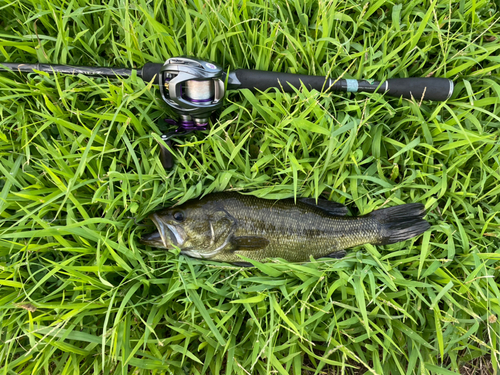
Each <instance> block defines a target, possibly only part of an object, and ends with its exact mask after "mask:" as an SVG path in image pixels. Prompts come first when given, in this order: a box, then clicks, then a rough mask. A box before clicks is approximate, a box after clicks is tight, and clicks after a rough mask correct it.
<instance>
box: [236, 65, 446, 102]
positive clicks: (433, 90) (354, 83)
mask: <svg viewBox="0 0 500 375" xmlns="http://www.w3.org/2000/svg"><path fill="white" fill-rule="evenodd" d="M302 84H304V85H305V86H306V87H307V88H308V89H315V90H318V91H327V90H330V91H347V92H377V93H381V94H383V93H387V95H389V96H394V97H403V98H406V99H413V98H414V99H415V100H422V99H426V100H435V101H445V100H447V99H449V98H450V97H451V95H452V94H453V88H454V84H453V81H451V80H449V79H447V78H434V77H431V78H391V79H388V80H387V81H384V82H382V83H381V82H379V81H365V80H362V81H358V80H356V79H334V78H329V77H323V76H308V75H303V74H291V73H276V72H266V71H262V70H250V69H237V70H235V71H233V72H231V73H230V74H229V82H228V88H229V89H243V88H246V89H250V90H261V91H265V90H267V89H268V88H271V87H276V88H279V89H281V90H282V91H284V92H294V89H293V88H300V87H301V85H302Z"/></svg>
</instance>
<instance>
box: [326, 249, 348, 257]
mask: <svg viewBox="0 0 500 375" xmlns="http://www.w3.org/2000/svg"><path fill="white" fill-rule="evenodd" d="M346 254H347V251H345V250H338V251H334V252H333V253H331V254H328V255H325V256H324V258H332V259H342V258H343V257H345V255H346Z"/></svg>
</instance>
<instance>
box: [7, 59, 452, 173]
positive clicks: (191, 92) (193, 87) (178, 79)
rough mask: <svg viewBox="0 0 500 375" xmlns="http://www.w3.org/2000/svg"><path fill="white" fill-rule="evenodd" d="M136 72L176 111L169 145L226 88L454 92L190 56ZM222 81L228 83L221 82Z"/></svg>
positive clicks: (197, 126) (122, 72)
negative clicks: (226, 65) (229, 67)
mask: <svg viewBox="0 0 500 375" xmlns="http://www.w3.org/2000/svg"><path fill="white" fill-rule="evenodd" d="M0 71H12V72H22V73H34V72H35V73H36V71H42V72H47V73H61V74H71V75H77V74H83V75H88V76H99V77H128V76H130V75H132V72H133V70H132V69H126V68H102V67H84V66H68V65H52V64H40V63H38V64H22V63H21V64H19V63H0ZM137 76H138V77H140V78H142V79H143V80H144V81H146V82H150V81H152V80H154V83H156V84H158V85H159V87H160V94H161V97H162V98H163V100H164V101H165V103H167V105H168V106H169V107H171V108H172V109H174V111H175V112H176V113H178V114H179V119H178V120H171V119H167V120H166V121H167V123H169V124H176V125H177V129H175V130H174V131H171V132H169V133H166V134H164V135H162V139H163V140H164V141H165V142H166V143H167V145H168V146H169V147H170V146H171V138H172V137H175V136H181V135H185V134H188V133H190V132H193V131H196V130H206V129H207V127H208V120H209V118H210V115H211V114H212V113H213V112H214V111H215V110H216V109H218V108H220V107H221V106H222V104H223V99H224V96H225V89H226V88H227V89H229V90H234V89H244V88H247V89H250V90H261V91H264V90H267V89H269V88H277V89H279V90H282V91H284V92H294V89H297V88H300V87H301V85H302V84H303V85H305V86H306V87H307V88H308V89H310V90H311V89H316V90H318V91H347V92H369V93H373V92H376V93H382V94H384V93H385V94H386V95H389V96H394V97H403V98H407V99H414V100H419V101H420V100H423V99H426V100H434V101H445V100H447V99H449V98H450V97H451V95H452V94H453V88H454V84H453V82H452V81H451V80H449V79H446V78H434V77H431V78H393V79H388V80H387V81H383V82H379V81H367V80H355V79H334V78H329V77H324V76H309V75H302V74H290V73H276V72H267V71H261V70H250V69H237V70H234V71H232V72H230V73H226V72H225V71H224V70H222V68H221V67H220V66H218V65H216V64H213V63H211V62H207V61H203V60H199V59H195V58H192V57H172V58H170V59H168V60H167V61H166V62H165V63H164V64H157V63H147V64H145V65H144V66H143V67H142V69H139V70H137ZM226 82H227V85H226V84H225V83H226ZM160 146H161V162H162V165H163V166H164V167H165V168H167V169H168V168H171V167H172V166H173V161H172V155H171V153H170V152H169V151H168V149H167V148H166V147H164V145H160Z"/></svg>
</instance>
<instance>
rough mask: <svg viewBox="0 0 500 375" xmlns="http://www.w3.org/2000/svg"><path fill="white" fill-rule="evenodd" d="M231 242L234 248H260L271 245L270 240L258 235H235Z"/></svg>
mask: <svg viewBox="0 0 500 375" xmlns="http://www.w3.org/2000/svg"><path fill="white" fill-rule="evenodd" d="M231 244H232V245H233V248H234V250H247V251H248V250H260V249H263V248H265V247H266V246H267V245H269V240H268V239H267V238H265V237H258V236H241V237H233V238H232V239H231Z"/></svg>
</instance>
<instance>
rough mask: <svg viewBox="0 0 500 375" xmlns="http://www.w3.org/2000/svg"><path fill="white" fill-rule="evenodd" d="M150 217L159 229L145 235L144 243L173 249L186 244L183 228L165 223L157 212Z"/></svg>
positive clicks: (142, 239)
mask: <svg viewBox="0 0 500 375" xmlns="http://www.w3.org/2000/svg"><path fill="white" fill-rule="evenodd" d="M150 218H151V220H152V221H153V223H154V224H155V225H156V228H157V229H158V230H157V231H155V232H152V233H149V234H146V235H145V236H143V237H142V238H141V242H142V243H144V244H146V245H150V246H153V247H161V248H165V249H173V248H174V247H179V246H182V245H183V244H184V238H183V237H184V230H183V229H182V228H179V227H177V226H175V225H172V224H168V223H165V222H164V221H162V219H161V217H160V216H159V215H157V214H152V215H151V216H150Z"/></svg>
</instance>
